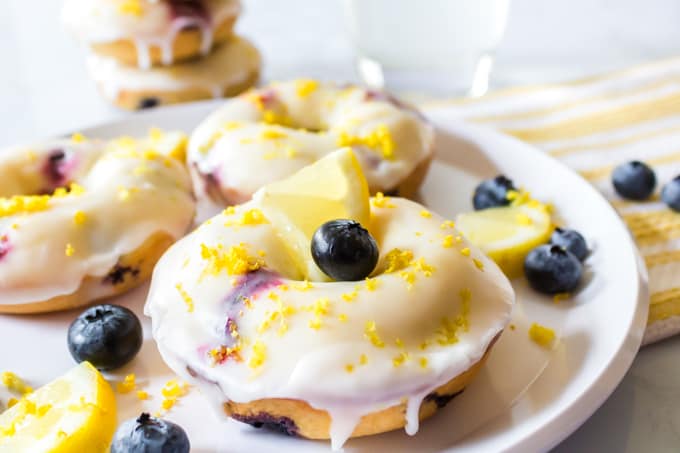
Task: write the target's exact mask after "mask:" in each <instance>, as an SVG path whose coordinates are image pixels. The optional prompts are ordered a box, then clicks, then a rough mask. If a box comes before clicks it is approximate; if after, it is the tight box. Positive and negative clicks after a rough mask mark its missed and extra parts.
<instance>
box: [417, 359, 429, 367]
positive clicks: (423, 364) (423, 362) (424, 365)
mask: <svg viewBox="0 0 680 453" xmlns="http://www.w3.org/2000/svg"><path fill="white" fill-rule="evenodd" d="M418 363H419V364H420V368H427V357H421V358H420V360H418Z"/></svg>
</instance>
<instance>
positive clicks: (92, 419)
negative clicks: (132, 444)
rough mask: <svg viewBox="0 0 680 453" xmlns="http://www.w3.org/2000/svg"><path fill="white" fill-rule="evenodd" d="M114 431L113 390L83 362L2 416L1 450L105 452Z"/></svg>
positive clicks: (51, 452)
mask: <svg viewBox="0 0 680 453" xmlns="http://www.w3.org/2000/svg"><path fill="white" fill-rule="evenodd" d="M115 428H116V400H115V396H114V394H113V390H112V389H111V386H110V385H109V384H108V383H107V382H106V381H105V380H104V378H103V377H102V375H101V374H99V372H98V371H97V370H96V369H95V368H94V367H93V366H92V365H90V364H89V363H88V362H83V363H81V364H80V365H78V366H77V367H75V368H73V369H71V370H70V371H69V372H68V373H66V374H65V375H63V376H62V377H60V378H58V379H56V380H54V381H52V382H50V383H49V384H47V385H45V386H43V387H41V388H39V389H38V390H36V391H35V392H33V393H30V394H28V395H27V396H25V397H24V398H22V399H21V400H20V401H19V402H18V403H16V404H15V405H14V406H12V407H11V408H9V409H7V410H6V411H5V412H3V413H2V414H0V452H21V451H26V452H29V451H30V452H31V453H40V452H50V453H67V452H105V451H108V446H109V442H110V441H111V438H112V436H113V432H114V430H115Z"/></svg>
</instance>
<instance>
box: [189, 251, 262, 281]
mask: <svg viewBox="0 0 680 453" xmlns="http://www.w3.org/2000/svg"><path fill="white" fill-rule="evenodd" d="M201 258H203V260H205V261H207V264H206V267H205V269H204V270H203V274H202V275H206V274H207V275H219V274H220V273H222V272H226V273H227V274H228V275H240V274H245V273H248V272H251V271H256V270H258V269H259V268H260V267H262V265H263V264H264V262H263V261H262V259H260V258H253V257H251V256H249V255H248V251H247V250H246V247H245V245H244V244H243V243H241V244H239V245H234V246H231V247H229V249H227V250H226V251H225V250H224V248H223V247H222V244H219V245H217V246H216V247H208V246H207V245H205V244H201Z"/></svg>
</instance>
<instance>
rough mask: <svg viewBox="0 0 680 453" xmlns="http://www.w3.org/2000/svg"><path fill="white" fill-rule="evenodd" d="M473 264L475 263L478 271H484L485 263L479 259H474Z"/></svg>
mask: <svg viewBox="0 0 680 453" xmlns="http://www.w3.org/2000/svg"><path fill="white" fill-rule="evenodd" d="M472 262H473V263H475V266H476V267H477V269H479V270H480V271H483V270H484V263H482V262H481V261H480V260H478V259H477V258H472Z"/></svg>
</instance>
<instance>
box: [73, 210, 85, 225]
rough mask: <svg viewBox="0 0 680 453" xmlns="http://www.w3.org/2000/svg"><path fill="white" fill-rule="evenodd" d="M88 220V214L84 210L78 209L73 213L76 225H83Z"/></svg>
mask: <svg viewBox="0 0 680 453" xmlns="http://www.w3.org/2000/svg"><path fill="white" fill-rule="evenodd" d="M86 221H87V215H85V213H84V212H83V211H76V213H75V214H73V223H75V224H76V225H83V224H84V223H85V222H86Z"/></svg>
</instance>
